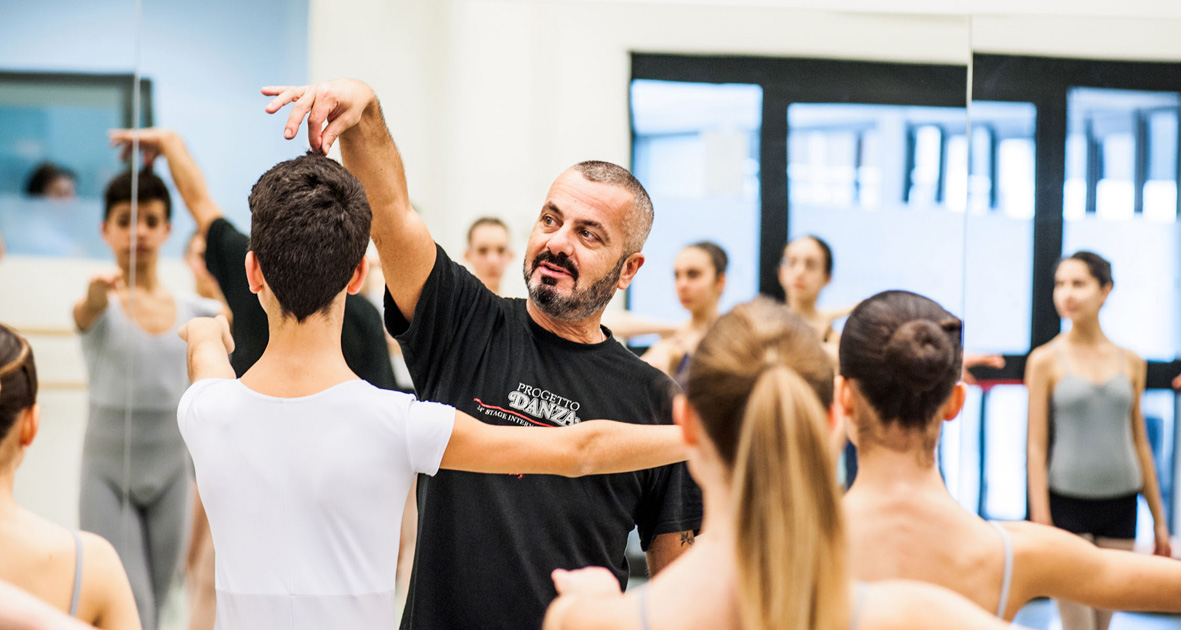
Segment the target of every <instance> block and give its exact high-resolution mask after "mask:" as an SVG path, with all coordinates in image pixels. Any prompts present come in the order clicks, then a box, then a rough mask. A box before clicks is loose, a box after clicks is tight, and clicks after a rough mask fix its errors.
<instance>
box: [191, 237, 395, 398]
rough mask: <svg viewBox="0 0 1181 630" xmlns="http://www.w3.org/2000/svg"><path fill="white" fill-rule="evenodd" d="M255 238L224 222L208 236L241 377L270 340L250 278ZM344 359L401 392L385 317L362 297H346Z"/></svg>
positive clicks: (209, 263)
mask: <svg viewBox="0 0 1181 630" xmlns="http://www.w3.org/2000/svg"><path fill="white" fill-rule="evenodd" d="M249 247H250V239H249V237H247V236H246V235H245V234H243V233H241V232H239V231H238V230H237V229H235V228H234V226H233V225H232V224H231V223H230V222H229V221H227V220H225V219H224V218H222V219H217V220H216V221H214V222H213V223H212V224H211V225H210V226H209V233H208V234H206V236H205V267H206V268H207V269H208V270H209V273H210V275H212V276H213V278H214V279H215V280H217V284H218V286H219V287H220V288H221V292H222V294H224V295H225V296H226V303H228V304H229V305H230V312H231V313H233V314H234V321H233V324H232V325H231V332H232V333H233V336H234V346H235V347H234V353H233V354H232V355H230V364H231V365H233V366H234V373H235V374H237V375H238V376H239V377H241V376H242V375H243V374H245V373H246V370H249V369H250V366H252V365H254V363H255V361H258V358H259V357H261V356H262V352H263V350H266V348H267V341H268V340H269V339H270V336H271V333H270V327H269V326H268V325H267V313H266V311H264V310H263V309H262V305H261V304H259V303H258V296H257V295H255V294H253V293H251V292H250V283H249V282H247V280H246V267H245V263H246V251H247V250H248V249H249ZM340 337H341V339H340V345H341V350H342V351H343V352H344V360H345V362H346V363H348V365H349V369H351V370H352V371H353V372H354V373H356V375H357V376H359V377H361V378H362V379H364V380H365V381H368V382H369V383H372V384H373V385H374V386H376V387H380V388H382V389H396V382H395V381H394V368H393V366H392V365H391V364H390V357H389V352H388V350H387V347H386V342H385V332H384V331H383V330H382V327H381V313H379V312H378V311H377V307H376V306H374V305H373V304H371V303H370V302H369V300H366V299H365V298H363V297H361V296H359V295H348V296H345V303H344V324H343V329H342V330H341V334H340Z"/></svg>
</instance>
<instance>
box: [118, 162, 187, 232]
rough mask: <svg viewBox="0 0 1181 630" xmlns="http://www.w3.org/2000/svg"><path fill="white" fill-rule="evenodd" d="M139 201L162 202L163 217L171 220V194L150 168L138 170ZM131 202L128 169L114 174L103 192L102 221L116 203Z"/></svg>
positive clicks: (129, 173)
mask: <svg viewBox="0 0 1181 630" xmlns="http://www.w3.org/2000/svg"><path fill="white" fill-rule="evenodd" d="M137 188H139V203H140V204H142V203H144V202H145V201H162V202H164V218H165V219H167V220H169V221H171V220H172V195H171V194H170V193H169V192H168V186H167V185H166V184H165V183H164V180H162V179H160V177H159V176H157V175H156V174H155V173H153V172H152V170H151V169H148V168H145V169H143V170H142V171H140V172H139V183H138V186H137ZM124 202H127V203H130V202H131V170H130V169H128V170H126V171H123V172H122V173H120V174H118V175H116V176H115V179H112V180H111V182H110V183H109V184H107V190H106V192H105V193H103V221H106V220H107V219H109V218H111V210H113V209H114V208H115V206H116V205H117V204H120V203H124Z"/></svg>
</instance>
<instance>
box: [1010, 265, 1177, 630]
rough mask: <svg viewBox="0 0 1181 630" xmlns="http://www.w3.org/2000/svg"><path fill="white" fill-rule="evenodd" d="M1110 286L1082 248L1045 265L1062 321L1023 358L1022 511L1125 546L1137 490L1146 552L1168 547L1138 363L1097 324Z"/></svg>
mask: <svg viewBox="0 0 1181 630" xmlns="http://www.w3.org/2000/svg"><path fill="white" fill-rule="evenodd" d="M1114 286H1115V282H1114V280H1113V278H1112V275H1111V264H1110V263H1109V262H1107V261H1106V260H1104V259H1103V258H1102V257H1100V256H1099V255H1097V254H1095V253H1092V252H1086V251H1081V252H1077V253H1075V254H1073V255H1071V256H1069V257H1067V258H1063V259H1062V260H1061V261H1059V263H1058V267H1057V269H1055V271H1054V306H1055V308H1056V309H1057V310H1058V315H1059V316H1060V317H1063V318H1065V319H1069V320H1070V324H1071V326H1070V330H1068V331H1066V332H1064V333H1061V334H1059V335H1058V336H1056V337H1054V339H1052V340H1050V341H1049V342H1048V343H1046V344H1045V345H1042V346H1039V347H1038V348H1036V349H1034V351H1033V352H1032V353H1030V355H1029V362H1028V364H1027V365H1026V378H1025V383H1026V386H1028V387H1029V453H1028V462H1029V464H1028V465H1029V506H1030V507H1029V509H1030V519H1031V520H1032V521H1034V522H1035V523H1041V524H1043V525H1051V524H1052V525H1055V526H1057V527H1061V528H1063V529H1065V530H1067V531H1069V532H1073V533H1075V534H1078V535H1079V536H1082V537H1083V538H1085V539H1086V540H1088V541H1090V542H1092V543H1094V544H1095V545H1098V546H1099V547H1106V548H1113V549H1131V548H1132V546H1133V544H1134V543H1135V538H1136V512H1137V501H1136V497H1137V495H1140V494H1143V495H1144V499H1145V501H1147V502H1148V508H1149V510H1150V511H1151V513H1152V520H1153V525H1154V527H1153V532H1154V538H1155V552H1156V553H1157V554H1159V555H1164V556H1168V555H1170V551H1171V549H1170V541H1169V530H1168V525H1167V524H1166V522H1165V514H1164V506H1163V504H1162V502H1161V495H1160V487H1159V484H1158V482H1157V478H1156V465H1155V463H1154V462H1153V457H1152V447H1151V446H1150V445H1149V443H1148V432H1147V429H1146V427H1145V424H1144V415H1143V413H1141V411H1140V399H1141V398H1142V397H1143V395H1144V384H1145V371H1146V363H1145V361H1144V359H1142V358H1140V357H1138V356H1136V354H1135V353H1133V352H1132V351H1130V350H1126V349H1124V348H1121V347H1119V346H1117V345H1115V343H1113V342H1112V341H1111V340H1110V339H1108V338H1107V335H1106V334H1105V333H1104V332H1103V329H1102V327H1101V326H1100V325H1099V311H1100V309H1102V308H1103V305H1104V303H1106V301H1107V297H1108V295H1110V293H1111V290H1112V288H1114ZM1051 435H1052V436H1053V439H1052V440H1051V438H1050V436H1051ZM1051 443H1052V447H1051ZM1058 609H1059V612H1060V613H1061V615H1062V620H1063V627H1064V628H1066V630H1075V629H1076V628H1081V629H1094V630H1106V628H1107V625H1108V624H1109V623H1110V621H1111V612H1110V611H1108V610H1091V609H1087V608H1085V607H1080V606H1078V605H1077V604H1073V603H1071V602H1061V601H1060V602H1059V605H1058Z"/></svg>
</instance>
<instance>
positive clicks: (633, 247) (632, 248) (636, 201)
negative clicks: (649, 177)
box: [571, 160, 655, 256]
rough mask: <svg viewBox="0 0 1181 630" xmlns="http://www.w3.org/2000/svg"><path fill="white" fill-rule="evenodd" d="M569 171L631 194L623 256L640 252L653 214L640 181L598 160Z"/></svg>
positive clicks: (650, 202) (618, 168)
mask: <svg viewBox="0 0 1181 630" xmlns="http://www.w3.org/2000/svg"><path fill="white" fill-rule="evenodd" d="M571 169H572V170H575V171H578V173H580V174H581V175H582V176H583V177H584V178H585V179H586V180H587V181H589V182H596V183H599V184H609V185H611V186H618V187H620V188H623V189H624V190H626V191H628V192H630V193H631V194H632V208H631V212H630V213H629V214H628V219H627V227H626V229H627V234H626V237H625V239H624V243H623V248H624V252H623V254H624V256H630V255H632V254H634V253H636V252H638V251H640V250H641V249H643V248H644V242H645V241H647V240H648V233H649V232H651V231H652V219H653V217H654V216H655V213H654V211H653V209H652V199H651V197H649V196H648V191H647V190H644V185H643V184H641V183H640V180H638V179H636V176H635V175H632V174H631V171H629V170H627V169H626V168H623V167H622V166H619V165H618V164H612V163H611V162H601V161H599V160H587V161H585V162H579V163H578V164H575V165H574V166H572V167H571Z"/></svg>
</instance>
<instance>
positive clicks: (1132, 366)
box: [1116, 346, 1148, 375]
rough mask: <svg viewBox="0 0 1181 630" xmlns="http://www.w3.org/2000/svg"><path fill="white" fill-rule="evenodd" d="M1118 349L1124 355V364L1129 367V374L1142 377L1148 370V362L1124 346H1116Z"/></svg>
mask: <svg viewBox="0 0 1181 630" xmlns="http://www.w3.org/2000/svg"><path fill="white" fill-rule="evenodd" d="M1116 348H1117V349H1118V350H1119V352H1120V354H1122V355H1123V358H1124V364H1125V365H1126V366H1127V368H1128V372H1129V374H1132V375H1140V374H1143V373H1144V371H1145V370H1146V369H1147V368H1148V361H1145V360H1144V358H1143V357H1141V356H1140V355H1138V354H1136V353H1135V352H1133V351H1132V350H1130V349H1128V348H1125V347H1123V346H1116Z"/></svg>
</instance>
